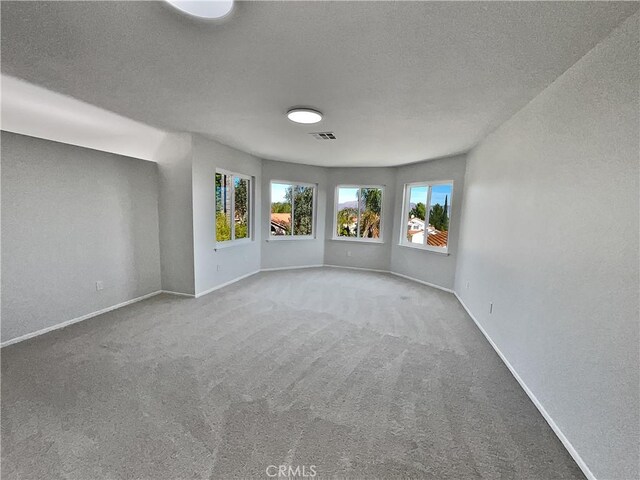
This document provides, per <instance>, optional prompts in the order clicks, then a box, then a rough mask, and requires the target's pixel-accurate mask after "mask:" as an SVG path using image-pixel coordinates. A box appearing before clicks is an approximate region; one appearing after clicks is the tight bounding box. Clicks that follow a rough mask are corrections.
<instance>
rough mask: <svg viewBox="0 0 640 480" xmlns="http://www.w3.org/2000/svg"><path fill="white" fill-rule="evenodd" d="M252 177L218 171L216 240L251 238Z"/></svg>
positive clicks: (231, 240)
mask: <svg viewBox="0 0 640 480" xmlns="http://www.w3.org/2000/svg"><path fill="white" fill-rule="evenodd" d="M250 216H251V178H250V177H247V176H246V175H240V174H236V173H228V172H221V171H218V172H216V241H217V242H233V241H236V240H251V228H250V226H251V222H250Z"/></svg>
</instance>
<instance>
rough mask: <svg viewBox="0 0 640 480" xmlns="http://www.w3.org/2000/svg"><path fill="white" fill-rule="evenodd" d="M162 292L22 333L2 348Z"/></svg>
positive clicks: (4, 343) (0, 344)
mask: <svg viewBox="0 0 640 480" xmlns="http://www.w3.org/2000/svg"><path fill="white" fill-rule="evenodd" d="M160 293H162V290H158V291H156V292H151V293H147V294H146V295H142V296H141V297H136V298H132V299H131V300H127V301H126V302H122V303H118V304H117V305H112V306H110V307H107V308H103V309H102V310H98V311H96V312H91V313H87V314H86V315H82V316H81V317H76V318H72V319H71V320H67V321H66V322H62V323H56V324H55V325H51V326H50V327H47V328H43V329H41V330H36V331H35V332H31V333H27V334H26V335H21V336H19V337H16V338H12V339H11V340H7V341H6V342H2V343H0V348H4V347H8V346H9V345H13V344H14V343H18V342H22V341H24V340H28V339H30V338H33V337H37V336H39V335H44V334H45V333H49V332H52V331H54V330H59V329H61V328H64V327H68V326H69V325H73V324H74V323H78V322H81V321H83V320H87V319H89V318H92V317H97V316H98V315H102V314H103V313H107V312H110V311H112V310H116V309H118V308H121V307H124V306H126V305H131V304H132V303H136V302H139V301H141V300H145V299H147V298H150V297H154V296H156V295H159V294H160Z"/></svg>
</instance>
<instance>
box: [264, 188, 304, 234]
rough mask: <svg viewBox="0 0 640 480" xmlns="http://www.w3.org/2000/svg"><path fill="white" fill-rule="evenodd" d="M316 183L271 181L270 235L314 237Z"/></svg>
mask: <svg viewBox="0 0 640 480" xmlns="http://www.w3.org/2000/svg"><path fill="white" fill-rule="evenodd" d="M315 191H316V187H315V185H310V184H305V183H285V182H271V218H270V227H269V229H270V232H271V233H270V235H271V236H273V237H279V238H282V239H287V238H289V239H292V238H313V211H314V202H315Z"/></svg>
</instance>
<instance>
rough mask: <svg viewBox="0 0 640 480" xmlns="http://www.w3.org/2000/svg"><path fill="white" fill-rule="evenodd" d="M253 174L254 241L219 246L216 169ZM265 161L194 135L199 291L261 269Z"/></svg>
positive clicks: (196, 249)
mask: <svg viewBox="0 0 640 480" xmlns="http://www.w3.org/2000/svg"><path fill="white" fill-rule="evenodd" d="M219 168H221V169H224V170H227V171H230V172H234V173H240V174H244V175H249V176H251V177H252V179H253V181H252V183H253V187H252V188H253V200H252V206H253V209H252V213H253V220H251V228H252V230H253V238H252V241H251V242H247V243H243V244H233V245H230V246H225V247H223V248H216V247H217V246H216V231H215V222H216V195H215V193H216V192H215V185H216V183H215V181H216V169H219ZM261 178H262V165H261V162H260V160H259V159H257V158H255V157H252V156H251V155H249V154H246V153H244V152H240V151H238V150H235V149H233V148H230V147H227V146H225V145H222V144H220V143H218V142H214V141H212V140H209V139H207V138H205V137H202V136H200V135H194V136H193V243H194V260H193V262H194V268H195V284H196V294H199V293H202V292H206V291H207V290H210V289H212V288H215V287H217V286H219V285H222V284H223V283H226V282H229V281H231V280H235V279H236V278H238V277H241V276H243V275H247V274H249V273H253V272H256V271H258V270H259V269H260V240H261V238H262V231H261V230H260V218H261V216H260V215H261V205H260V198H261Z"/></svg>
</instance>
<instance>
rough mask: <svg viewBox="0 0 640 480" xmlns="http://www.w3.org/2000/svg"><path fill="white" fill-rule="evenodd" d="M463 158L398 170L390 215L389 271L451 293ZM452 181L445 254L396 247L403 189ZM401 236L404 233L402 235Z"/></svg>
mask: <svg viewBox="0 0 640 480" xmlns="http://www.w3.org/2000/svg"><path fill="white" fill-rule="evenodd" d="M465 161H466V157H465V156H464V155H458V156H456V157H449V158H441V159H439V160H432V161H430V162H422V163H416V164H413V165H407V166H404V167H399V168H398V171H397V175H396V198H395V208H394V211H393V220H394V227H393V241H392V242H391V271H393V272H396V273H401V274H403V275H407V276H409V277H412V278H416V279H418V280H422V281H424V282H428V283H432V284H434V285H438V286H440V287H444V288H448V289H451V290H453V283H454V279H455V275H456V261H457V259H458V237H459V233H460V217H461V216H462V195H463V191H464V173H465V168H466V164H465ZM440 180H453V194H452V198H451V199H450V205H451V216H450V218H451V225H450V227H449V245H448V247H449V248H448V254H447V255H443V254H441V253H437V252H430V251H425V250H419V249H417V248H411V247H405V246H400V235H401V232H404V230H403V228H404V227H405V225H406V219H405V218H404V217H403V216H402V208H403V202H404V186H405V184H407V183H413V182H436V181H440ZM402 234H403V235H404V233H402Z"/></svg>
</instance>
